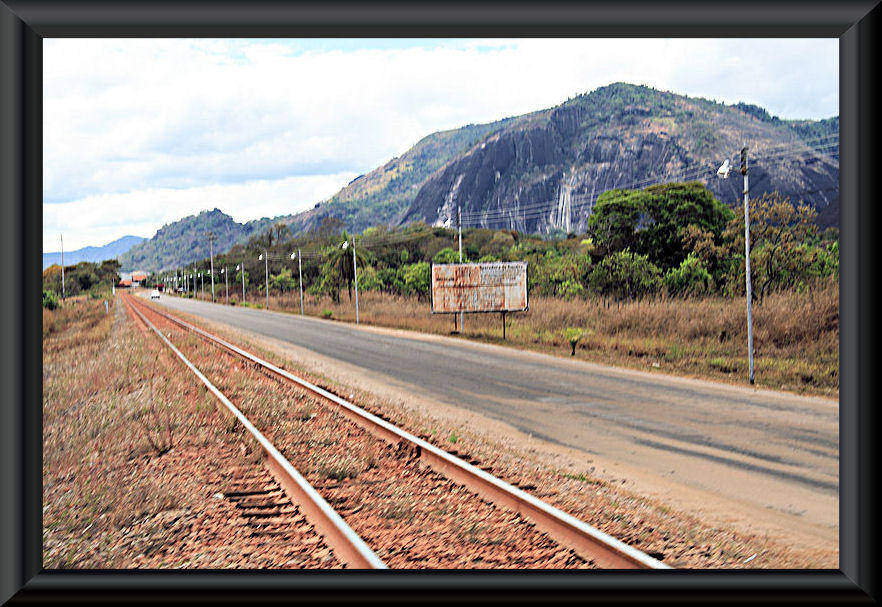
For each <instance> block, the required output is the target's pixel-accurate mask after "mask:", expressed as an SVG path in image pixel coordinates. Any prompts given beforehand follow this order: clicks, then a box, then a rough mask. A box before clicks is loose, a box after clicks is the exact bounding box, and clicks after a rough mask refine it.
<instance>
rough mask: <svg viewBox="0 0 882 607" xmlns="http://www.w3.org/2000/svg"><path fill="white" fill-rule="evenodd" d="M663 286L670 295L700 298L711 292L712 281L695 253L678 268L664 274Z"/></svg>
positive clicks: (690, 254)
mask: <svg viewBox="0 0 882 607" xmlns="http://www.w3.org/2000/svg"><path fill="white" fill-rule="evenodd" d="M665 285H666V286H667V288H668V293H670V294H671V295H684V296H685V295H689V296H701V295H708V294H709V293H711V292H712V291H713V288H714V281H713V278H712V277H711V275H710V272H708V271H707V270H706V269H705V267H704V265H703V264H702V263H701V260H700V259H699V258H698V257H697V256H696V255H695V253H689V255H688V256H687V257H686V259H684V260H683V261H682V262H681V263H680V266H679V267H677V268H673V269H671V270H670V271H668V273H667V274H665Z"/></svg>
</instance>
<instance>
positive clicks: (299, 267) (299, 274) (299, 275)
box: [291, 249, 303, 316]
mask: <svg viewBox="0 0 882 607" xmlns="http://www.w3.org/2000/svg"><path fill="white" fill-rule="evenodd" d="M295 256H296V257H297V278H298V280H299V281H300V316H303V267H302V265H301V263H300V260H301V259H302V258H303V256H302V255H301V254H300V249H297V252H296V253H291V259H294V257H295Z"/></svg>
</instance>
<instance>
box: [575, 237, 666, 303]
mask: <svg viewBox="0 0 882 607" xmlns="http://www.w3.org/2000/svg"><path fill="white" fill-rule="evenodd" d="M588 282H589V285H590V287H591V291H592V292H593V293H596V294H597V295H605V296H610V297H615V298H616V299H636V298H638V297H643V296H646V295H650V294H652V293H656V292H658V291H659V289H660V288H661V287H662V284H663V281H662V277H661V270H659V269H658V267H657V266H656V265H655V264H654V263H652V262H651V261H649V258H648V257H647V256H646V255H637V254H636V253H632V252H631V251H629V250H628V249H625V250H624V251H619V252H618V253H613V254H611V255H607V256H606V257H604V258H603V260H602V261H601V262H600V263H599V264H597V266H595V267H594V269H593V270H592V271H591V274H590V276H589V277H588Z"/></svg>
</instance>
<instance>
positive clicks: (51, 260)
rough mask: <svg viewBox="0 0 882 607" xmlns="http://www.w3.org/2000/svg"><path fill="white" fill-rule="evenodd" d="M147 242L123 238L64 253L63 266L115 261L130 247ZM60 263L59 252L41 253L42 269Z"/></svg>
mask: <svg viewBox="0 0 882 607" xmlns="http://www.w3.org/2000/svg"><path fill="white" fill-rule="evenodd" d="M145 240H147V239H146V238H144V237H142V236H123V237H122V238H118V239H116V240H114V241H113V242H108V243H107V244H106V245H104V246H101V247H83V248H82V249H77V250H76V251H65V252H64V265H66V266H69V265H73V264H76V263H79V262H81V261H90V262H93V263H95V262H99V261H104V260H105V259H116V258H118V257H119V256H120V255H122V254H123V253H125V252H126V251H128V250H129V249H131V248H132V247H134V246H136V245H138V244H140V243H141V242H143V241H145ZM56 263H57V264H60V263H61V252H60V251H58V252H53V253H43V269H44V270H45V269H46V268H48V267H49V266H51V265H53V264H56Z"/></svg>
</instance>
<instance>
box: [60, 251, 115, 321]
mask: <svg viewBox="0 0 882 607" xmlns="http://www.w3.org/2000/svg"><path fill="white" fill-rule="evenodd" d="M119 267H120V264H119V261H117V260H116V259H107V260H105V261H102V262H100V263H94V262H90V261H81V262H80V263H78V264H75V265H70V266H64V295H65V296H67V297H75V296H77V295H80V294H82V293H89V295H90V296H92V297H94V298H99V297H106V295H107V292H108V291H110V290H111V287H112V286H113V285H115V284H117V283H118V282H119ZM61 295H62V286H61V266H60V265H58V264H53V265H51V266H49V267H48V268H46V269H45V270H43V307H44V308H49V309H55V308H57V307H58V304H59V299H60V298H61Z"/></svg>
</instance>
